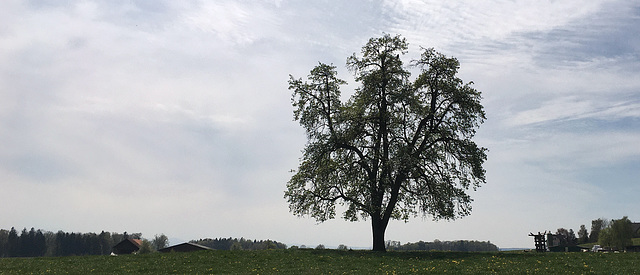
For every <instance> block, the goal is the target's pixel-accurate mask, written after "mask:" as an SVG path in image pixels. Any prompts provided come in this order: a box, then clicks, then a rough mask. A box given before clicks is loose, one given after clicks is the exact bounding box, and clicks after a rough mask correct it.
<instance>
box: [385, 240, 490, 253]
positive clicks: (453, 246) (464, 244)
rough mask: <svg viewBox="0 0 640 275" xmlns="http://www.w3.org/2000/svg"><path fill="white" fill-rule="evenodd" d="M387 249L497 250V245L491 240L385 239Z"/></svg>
mask: <svg viewBox="0 0 640 275" xmlns="http://www.w3.org/2000/svg"><path fill="white" fill-rule="evenodd" d="M386 244H387V245H386V246H387V250H391V251H393V250H395V251H419V250H427V251H429V250H438V251H463V252H477V251H498V250H499V249H498V247H497V246H496V245H495V244H492V243H491V242H485V241H465V240H459V241H440V240H437V239H436V240H434V241H433V242H424V241H419V242H416V243H406V244H400V242H398V241H387V243H386Z"/></svg>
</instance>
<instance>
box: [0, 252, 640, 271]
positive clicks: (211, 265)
mask: <svg viewBox="0 0 640 275" xmlns="http://www.w3.org/2000/svg"><path fill="white" fill-rule="evenodd" d="M638 270H640V253H523V252H520V253H514V252H506V253H503V252H494V253H492V252H486V253H482V252H475V253H474V252H389V253H374V252H370V251H336V250H265V251H202V252H193V253H167V254H163V253H154V254H146V255H125V256H84V257H59V258H21V259H17V258H3V259H0V273H2V274H27V273H47V274H58V273H70V274H87V273H98V274H101V273H102V274H103V273H111V274H113V273H116V274H122V273H147V274H160V273H183V274H184V273H189V274H193V273H198V274H212V273H224V274H258V273H260V274H265V273H266V274H270V273H291V274H316V273H324V274H327V273H373V274H385V273H390V274H393V273H416V272H417V273H437V274H440V273H445V272H447V273H449V272H453V273H454V274H482V273H494V272H501V273H502V272H504V273H528V272H534V273H592V272H595V273H603V274H604V273H606V274H632V273H634V272H637V271H638Z"/></svg>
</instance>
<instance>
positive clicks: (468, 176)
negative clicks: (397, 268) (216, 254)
mask: <svg viewBox="0 0 640 275" xmlns="http://www.w3.org/2000/svg"><path fill="white" fill-rule="evenodd" d="M407 49H408V44H407V42H406V41H405V39H404V38H402V37H400V36H395V37H392V36H390V35H388V34H385V35H384V36H382V37H379V38H371V39H369V42H368V43H367V44H366V45H365V46H364V47H362V51H361V53H362V56H361V57H359V56H357V55H356V54H353V55H352V56H350V57H349V58H347V67H348V68H349V69H350V70H351V71H352V72H353V73H354V74H355V80H356V81H357V82H359V83H360V84H361V86H360V87H359V88H357V89H356V91H355V93H354V95H353V96H352V97H351V99H350V100H348V101H346V102H342V101H341V91H340V86H341V85H344V84H345V83H346V82H345V81H344V80H341V79H339V78H337V72H336V67H334V66H331V65H326V64H322V63H320V64H319V65H318V66H316V67H315V68H314V69H313V70H311V73H310V75H309V77H308V81H303V80H302V79H294V78H293V77H291V78H290V80H289V89H290V90H293V95H292V103H293V106H294V108H295V109H294V117H295V119H296V120H297V121H299V122H300V124H301V125H302V127H303V128H305V130H306V133H307V139H308V142H307V145H306V148H305V149H304V151H303V156H302V158H301V160H300V165H299V167H298V169H297V171H295V174H294V175H293V176H292V177H291V179H290V180H289V182H288V184H287V191H286V192H285V198H286V199H287V200H288V202H289V208H290V210H291V211H292V212H293V213H294V214H296V215H300V216H302V215H310V216H311V217H313V218H315V219H316V220H317V221H320V222H322V221H326V220H328V219H333V218H334V217H335V214H336V213H335V212H336V211H335V205H336V203H337V204H341V205H345V206H346V211H345V212H344V213H343V218H344V219H346V220H349V221H356V220H358V219H360V218H364V219H368V220H370V221H371V225H372V227H371V228H372V233H373V234H372V235H373V250H375V251H385V240H384V238H385V237H384V236H385V232H386V229H387V225H388V224H389V221H390V220H391V219H400V220H404V221H407V220H408V219H409V218H410V217H415V216H418V215H429V216H432V217H433V218H434V219H447V220H450V219H455V218H457V217H461V216H466V215H469V214H470V213H471V201H472V200H471V198H470V196H469V195H468V194H467V193H466V191H467V190H469V189H473V190H475V189H476V188H477V187H479V186H480V185H481V184H482V183H484V182H485V170H484V169H483V167H482V165H483V163H484V161H485V160H486V157H487V156H486V153H485V152H486V149H485V148H482V147H479V146H477V145H476V143H475V142H474V141H473V137H474V136H475V133H476V129H477V128H478V127H479V125H480V124H481V123H482V122H483V121H484V120H485V113H484V110H483V106H482V105H481V104H480V100H481V98H482V97H481V94H480V92H478V91H477V90H475V89H474V88H472V87H471V84H472V83H471V82H469V83H464V82H463V81H462V80H461V79H460V78H458V77H457V76H456V74H457V73H458V69H459V67H460V63H459V62H458V60H457V59H455V58H451V57H446V56H444V55H443V54H440V53H438V52H436V51H435V50H433V49H423V52H422V55H421V56H420V58H419V59H418V60H416V61H414V62H413V65H414V67H416V68H417V69H419V71H420V74H419V75H418V76H417V78H416V79H415V80H414V81H411V80H409V77H410V72H409V69H408V68H407V67H406V66H405V65H404V63H403V61H402V60H401V58H400V57H401V56H402V55H404V54H405V53H407Z"/></svg>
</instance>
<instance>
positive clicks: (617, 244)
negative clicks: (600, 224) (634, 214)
mask: <svg viewBox="0 0 640 275" xmlns="http://www.w3.org/2000/svg"><path fill="white" fill-rule="evenodd" d="M632 237H633V229H632V228H631V221H630V220H629V218H627V216H624V217H623V218H622V219H619V220H611V223H609V226H608V227H606V228H604V229H602V230H601V231H600V235H599V237H598V243H599V244H600V245H602V246H604V247H611V248H614V249H617V250H624V249H625V248H626V247H628V246H631V245H633V241H632Z"/></svg>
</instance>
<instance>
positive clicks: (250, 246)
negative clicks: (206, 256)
mask: <svg viewBox="0 0 640 275" xmlns="http://www.w3.org/2000/svg"><path fill="white" fill-rule="evenodd" d="M191 242H192V243H196V244H199V245H204V246H206V247H210V248H213V249H217V250H263V249H286V248H287V245H286V244H283V243H280V242H276V241H272V240H266V241H265V240H260V241H258V240H249V239H245V238H240V239H238V238H216V239H210V238H206V239H199V240H192V241H191Z"/></svg>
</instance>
